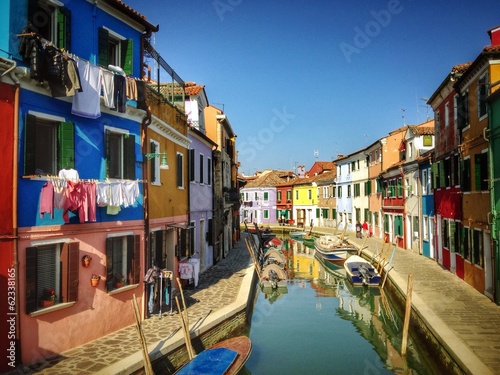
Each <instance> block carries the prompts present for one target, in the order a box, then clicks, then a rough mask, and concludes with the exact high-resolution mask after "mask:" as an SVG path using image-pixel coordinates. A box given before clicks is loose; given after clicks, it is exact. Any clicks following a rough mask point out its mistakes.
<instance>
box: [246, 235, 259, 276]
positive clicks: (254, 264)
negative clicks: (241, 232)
mask: <svg viewBox="0 0 500 375" xmlns="http://www.w3.org/2000/svg"><path fill="white" fill-rule="evenodd" d="M245 242H246V245H247V249H248V252H249V253H250V257H251V258H252V262H253V266H254V267H255V272H257V276H258V277H259V281H262V280H261V276H260V266H259V263H258V262H257V259H256V258H255V254H254V253H253V251H252V249H251V245H250V241H249V240H248V239H247V238H245Z"/></svg>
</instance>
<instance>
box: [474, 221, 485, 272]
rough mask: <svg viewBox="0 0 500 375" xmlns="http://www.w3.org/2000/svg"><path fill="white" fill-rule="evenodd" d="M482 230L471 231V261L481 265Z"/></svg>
mask: <svg viewBox="0 0 500 375" xmlns="http://www.w3.org/2000/svg"><path fill="white" fill-rule="evenodd" d="M483 252H484V250H483V232H482V231H481V230H478V229H474V230H473V231H472V262H473V263H474V264H477V265H478V266H480V267H483V255H484V254H483Z"/></svg>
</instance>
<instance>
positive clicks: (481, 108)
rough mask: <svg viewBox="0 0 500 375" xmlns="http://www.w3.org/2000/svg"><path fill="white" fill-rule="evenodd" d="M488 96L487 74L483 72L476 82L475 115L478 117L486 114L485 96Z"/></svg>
mask: <svg viewBox="0 0 500 375" xmlns="http://www.w3.org/2000/svg"><path fill="white" fill-rule="evenodd" d="M487 96H488V75H487V74H484V75H483V76H481V78H479V81H478V83H477V116H478V117H479V118H481V117H483V116H485V115H486V114H487V111H486V97H487Z"/></svg>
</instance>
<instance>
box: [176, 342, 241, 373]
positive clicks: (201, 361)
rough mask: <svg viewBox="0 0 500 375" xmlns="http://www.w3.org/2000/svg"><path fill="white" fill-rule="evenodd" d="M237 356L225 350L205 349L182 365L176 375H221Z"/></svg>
mask: <svg viewBox="0 0 500 375" xmlns="http://www.w3.org/2000/svg"><path fill="white" fill-rule="evenodd" d="M237 356H238V353H237V352H235V351H234V350H231V349H227V348H213V349H207V350H204V351H202V352H201V353H200V354H198V355H197V356H196V357H194V358H193V359H192V360H191V361H190V362H188V363H187V364H186V365H184V366H183V367H182V368H181V369H180V370H179V371H177V372H176V374H180V375H195V374H196V375H200V374H203V375H222V374H225V373H226V371H227V370H228V369H229V367H231V365H232V364H233V362H234V361H235V360H236V357H237Z"/></svg>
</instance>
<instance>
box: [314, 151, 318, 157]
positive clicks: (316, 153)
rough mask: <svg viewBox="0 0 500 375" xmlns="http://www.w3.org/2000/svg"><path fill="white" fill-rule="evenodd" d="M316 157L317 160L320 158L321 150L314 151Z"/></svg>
mask: <svg viewBox="0 0 500 375" xmlns="http://www.w3.org/2000/svg"><path fill="white" fill-rule="evenodd" d="M314 156H315V157H316V159H317V158H318V156H319V150H314Z"/></svg>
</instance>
